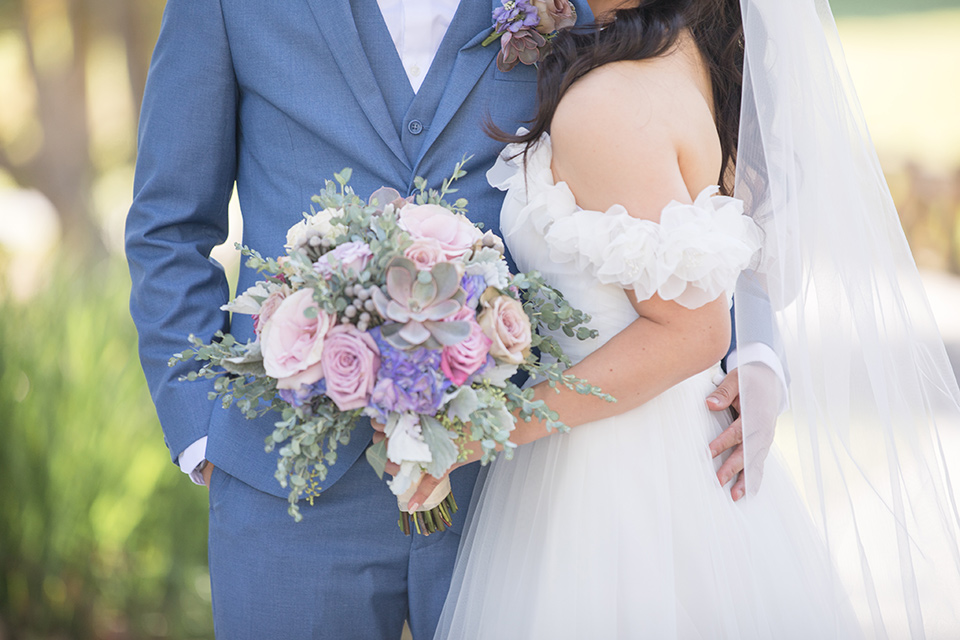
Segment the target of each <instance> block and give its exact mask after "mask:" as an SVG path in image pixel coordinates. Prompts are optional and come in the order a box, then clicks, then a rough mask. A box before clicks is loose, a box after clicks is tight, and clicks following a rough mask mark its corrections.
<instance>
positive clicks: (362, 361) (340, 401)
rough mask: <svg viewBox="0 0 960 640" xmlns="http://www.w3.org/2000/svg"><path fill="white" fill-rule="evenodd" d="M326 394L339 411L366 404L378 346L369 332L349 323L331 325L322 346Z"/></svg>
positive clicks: (376, 362) (378, 352)
mask: <svg viewBox="0 0 960 640" xmlns="http://www.w3.org/2000/svg"><path fill="white" fill-rule="evenodd" d="M321 366H322V368H323V377H324V380H325V381H326V384H327V391H326V393H327V395H328V396H329V397H330V399H331V400H333V402H334V403H335V404H336V405H337V408H339V409H340V410H341V411H350V410H352V409H361V408H363V407H365V406H367V402H368V401H369V399H370V393H371V392H372V391H373V386H374V383H375V382H376V379H377V370H378V369H379V368H380V349H379V348H377V343H376V342H374V340H373V338H371V337H370V335H369V334H367V333H366V332H363V331H359V330H358V329H357V328H356V327H354V326H353V325H350V324H342V325H339V326H336V327H334V328H333V329H331V330H330V331H329V332H328V333H327V338H326V343H325V344H324V347H323V360H322V361H321Z"/></svg>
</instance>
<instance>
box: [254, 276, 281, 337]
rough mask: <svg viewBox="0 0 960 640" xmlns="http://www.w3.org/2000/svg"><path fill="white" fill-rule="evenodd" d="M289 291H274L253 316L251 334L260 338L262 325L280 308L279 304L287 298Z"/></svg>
mask: <svg viewBox="0 0 960 640" xmlns="http://www.w3.org/2000/svg"><path fill="white" fill-rule="evenodd" d="M288 293H289V290H288V289H287V288H286V287H284V288H283V289H281V290H280V291H274V292H273V293H271V294H270V295H269V296H267V299H266V300H264V301H263V304H261V305H260V311H259V312H258V313H257V315H255V316H253V332H254V333H255V334H257V336H258V337H259V336H260V332H261V330H262V329H263V325H265V324H266V323H267V321H268V320H269V319H270V317H271V316H272V315H273V314H274V312H276V310H277V309H279V308H280V303H281V302H283V300H284V298H286V297H287V294H288Z"/></svg>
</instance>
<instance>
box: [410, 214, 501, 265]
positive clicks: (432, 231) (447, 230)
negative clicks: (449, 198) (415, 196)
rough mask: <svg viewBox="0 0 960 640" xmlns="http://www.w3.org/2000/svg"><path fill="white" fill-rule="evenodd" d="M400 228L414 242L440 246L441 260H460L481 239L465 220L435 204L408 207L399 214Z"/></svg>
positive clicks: (481, 235)
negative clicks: (426, 240) (430, 241)
mask: <svg viewBox="0 0 960 640" xmlns="http://www.w3.org/2000/svg"><path fill="white" fill-rule="evenodd" d="M399 218H400V226H402V227H403V228H404V229H405V230H406V231H407V232H409V233H410V235H411V236H412V237H413V239H414V241H416V240H419V239H421V238H433V239H434V240H436V241H437V242H439V243H440V248H441V250H442V251H443V256H444V259H446V260H454V259H456V258H460V257H462V256H463V255H464V254H465V253H467V252H468V251H470V250H471V249H472V248H473V245H474V244H475V243H476V242H478V241H480V240H481V239H482V238H483V234H482V233H481V232H480V230H479V229H477V228H476V227H475V226H473V223H472V222H470V221H469V220H468V219H467V218H466V216H463V215H460V214H458V213H453V212H451V211H449V210H448V209H445V208H443V207H441V206H440V205H437V204H423V205H408V206H406V207H404V208H403V209H401V210H400V214H399Z"/></svg>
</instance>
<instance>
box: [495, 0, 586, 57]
mask: <svg viewBox="0 0 960 640" xmlns="http://www.w3.org/2000/svg"><path fill="white" fill-rule="evenodd" d="M501 4H502V5H503V6H500V7H497V8H496V9H494V10H493V32H492V33H491V34H490V35H489V36H488V37H487V39H486V40H484V41H483V46H487V45H489V44H491V43H493V42H494V41H495V40H497V39H499V40H500V53H499V54H498V55H497V68H498V69H500V70H501V71H510V70H511V69H513V68H514V67H515V66H517V63H518V62H522V63H523V64H534V65H535V64H536V63H537V62H539V61H540V59H541V58H542V57H543V56H545V55H546V54H547V51H548V49H549V47H550V41H551V40H553V38H555V37H556V35H557V33H558V32H559V31H561V30H563V29H569V28H570V27H572V26H573V25H574V24H576V22H577V10H576V9H575V8H574V6H573V3H572V2H570V0H501Z"/></svg>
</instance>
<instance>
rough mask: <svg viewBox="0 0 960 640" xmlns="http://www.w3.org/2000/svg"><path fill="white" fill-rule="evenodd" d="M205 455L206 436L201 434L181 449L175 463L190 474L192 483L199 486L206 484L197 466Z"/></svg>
mask: <svg viewBox="0 0 960 640" xmlns="http://www.w3.org/2000/svg"><path fill="white" fill-rule="evenodd" d="M206 457H207V436H203V437H202V438H200V439H199V440H197V441H196V442H194V443H193V444H191V445H190V446H189V447H187V448H186V449H184V450H183V453H181V454H180V455H179V456H177V464H179V465H180V470H181V471H183V472H184V473H185V474H187V475H188V476H190V479H191V480H193V484H199V485H201V486H204V485H206V483H205V482H204V481H203V474H202V473H200V470H199V469H197V467H198V466H199V465H200V463H201V462H203V461H204V460H205V459H206Z"/></svg>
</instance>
